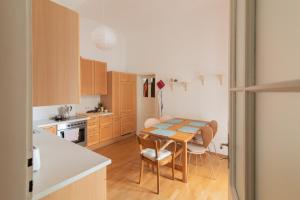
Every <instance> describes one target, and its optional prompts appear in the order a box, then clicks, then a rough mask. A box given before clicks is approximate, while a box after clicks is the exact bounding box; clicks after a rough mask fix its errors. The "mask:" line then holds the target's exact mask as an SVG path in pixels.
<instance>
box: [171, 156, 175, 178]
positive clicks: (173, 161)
mask: <svg viewBox="0 0 300 200" xmlns="http://www.w3.org/2000/svg"><path fill="white" fill-rule="evenodd" d="M174 179H175V157H174V158H173V159H172V180H174Z"/></svg>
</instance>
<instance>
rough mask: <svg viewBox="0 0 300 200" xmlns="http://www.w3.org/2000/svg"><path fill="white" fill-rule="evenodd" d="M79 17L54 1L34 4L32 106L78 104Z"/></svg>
mask: <svg viewBox="0 0 300 200" xmlns="http://www.w3.org/2000/svg"><path fill="white" fill-rule="evenodd" d="M79 67H80V66H79V15H78V13H76V12H74V11H72V10H70V9H67V8H64V7H63V6H60V5H58V4H56V3H53V2H52V1H40V0H33V1H32V93H33V94H32V102H33V105H34V106H46V105H60V104H78V103H79V99H80V74H79V73H80V68H79Z"/></svg>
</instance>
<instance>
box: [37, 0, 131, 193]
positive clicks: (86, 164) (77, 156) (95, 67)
mask: <svg viewBox="0 0 300 200" xmlns="http://www.w3.org/2000/svg"><path fill="white" fill-rule="evenodd" d="M58 18H59V20H57V19H58ZM79 21H80V20H79V14H78V13H76V12H75V11H73V10H70V9H68V8H66V7H64V6H61V5H59V4H57V3H54V2H52V1H48V0H47V1H39V0H33V1H32V51H33V52H32V58H33V68H32V93H33V94H32V104H33V128H34V135H33V145H34V152H33V154H34V156H33V169H34V173H33V199H62V198H63V197H64V198H66V197H65V195H67V196H68V195H69V196H68V198H69V199H82V198H81V197H82V195H83V196H88V195H89V194H91V193H93V195H94V196H92V197H90V198H89V199H106V167H107V166H108V165H110V164H111V160H110V159H109V158H106V157H104V156H101V155H99V154H96V153H93V152H92V151H89V150H88V149H90V150H93V149H97V148H99V147H102V146H106V145H109V144H112V143H115V142H118V141H120V140H123V139H126V138H128V137H131V136H132V135H134V134H135V132H136V75H135V74H132V73H125V72H119V71H108V68H109V66H107V63H105V62H103V61H101V60H95V59H91V58H83V57H81V56H80V54H79V52H80V33H79V24H80V22H79ZM100 99H101V102H100ZM60 105H61V106H60ZM49 134H50V135H49ZM59 138H62V139H63V140H62V139H59ZM69 142H72V143H74V144H76V145H73V144H72V143H69ZM77 145H79V146H82V147H84V148H86V149H83V148H81V147H78V146H77ZM95 177H96V179H95ZM90 179H91V180H90ZM85 182H89V184H91V185H93V186H91V185H89V187H88V188H86V187H87V186H86V185H85V184H86V183H85ZM99 186H101V187H102V189H101V190H97V187H99ZM77 187H80V190H75V191H74V192H72V194H69V193H70V192H69V190H72V188H77Z"/></svg>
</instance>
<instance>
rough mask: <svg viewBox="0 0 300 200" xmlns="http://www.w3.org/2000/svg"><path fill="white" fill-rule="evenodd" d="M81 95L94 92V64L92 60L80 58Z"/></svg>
mask: <svg viewBox="0 0 300 200" xmlns="http://www.w3.org/2000/svg"><path fill="white" fill-rule="evenodd" d="M80 67H81V95H93V94H94V64H93V61H92V60H88V59H84V58H80Z"/></svg>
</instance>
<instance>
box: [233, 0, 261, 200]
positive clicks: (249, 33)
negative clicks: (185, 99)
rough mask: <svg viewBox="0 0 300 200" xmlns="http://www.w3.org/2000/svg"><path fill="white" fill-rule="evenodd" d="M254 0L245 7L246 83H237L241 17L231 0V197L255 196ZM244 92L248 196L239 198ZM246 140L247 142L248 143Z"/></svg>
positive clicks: (235, 1) (246, 185) (245, 163)
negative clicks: (239, 101)
mask: <svg viewBox="0 0 300 200" xmlns="http://www.w3.org/2000/svg"><path fill="white" fill-rule="evenodd" d="M255 5H256V2H255V0H245V8H244V16H245V17H244V22H245V27H244V29H245V35H244V42H245V46H244V48H245V49H244V53H245V56H244V62H245V70H244V72H245V73H244V85H243V86H237V84H236V76H237V73H236V67H237V66H236V44H237V43H236V31H237V28H238V27H237V23H236V19H237V18H238V17H241V16H238V12H237V0H231V1H230V58H229V62H230V63H229V70H230V71H229V74H230V79H229V85H230V89H229V158H230V159H229V169H230V174H229V188H230V190H229V193H230V194H229V195H230V198H231V199H234V200H238V199H246V200H254V199H255V93H252V92H250V91H247V90H246V88H247V87H251V86H253V85H255ZM238 93H239V94H242V95H243V97H244V105H245V106H244V115H243V119H242V120H243V124H244V129H243V133H239V134H244V136H245V141H244V145H245V147H244V148H245V152H244V157H245V161H244V166H245V169H244V172H245V174H244V176H245V184H244V191H245V196H244V197H239V195H238V192H237V190H236V183H235V180H236V176H235V175H236V174H235V171H236V168H235V166H236V157H235V148H236V147H235V142H236V134H237V132H236V95H237V94H238ZM246 141H247V142H246Z"/></svg>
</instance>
